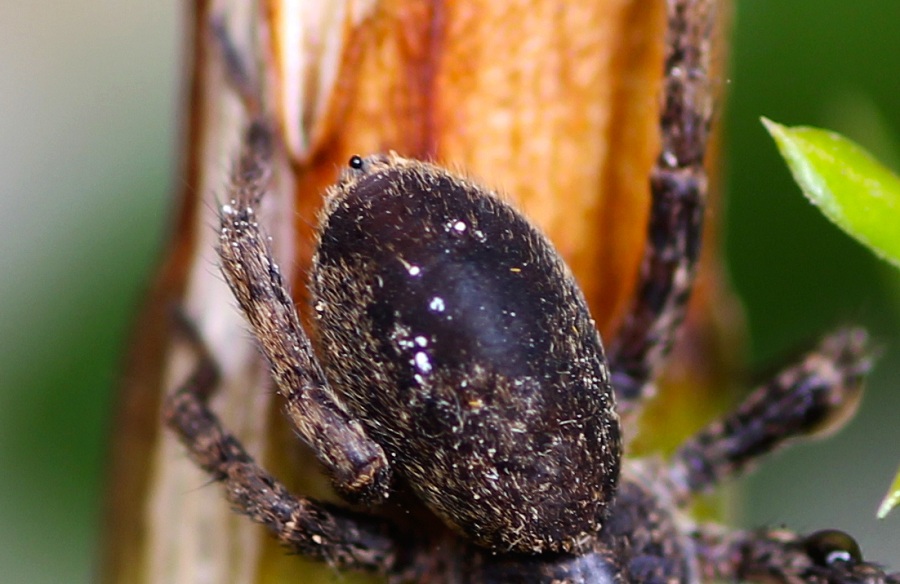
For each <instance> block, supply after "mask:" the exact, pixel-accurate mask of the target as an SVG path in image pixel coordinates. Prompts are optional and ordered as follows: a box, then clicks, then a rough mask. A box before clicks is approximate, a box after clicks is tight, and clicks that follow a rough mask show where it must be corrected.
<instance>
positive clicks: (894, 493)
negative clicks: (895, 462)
mask: <svg viewBox="0 0 900 584" xmlns="http://www.w3.org/2000/svg"><path fill="white" fill-rule="evenodd" d="M897 505H900V471H897V476H895V477H894V484H892V485H891V488H890V489H888V492H887V495H885V496H884V500H883V501H881V505H879V506H878V518H879V519H884V518H885V517H886V516H887V514H888V513H890V512H891V509H893V508H894V507H896V506H897Z"/></svg>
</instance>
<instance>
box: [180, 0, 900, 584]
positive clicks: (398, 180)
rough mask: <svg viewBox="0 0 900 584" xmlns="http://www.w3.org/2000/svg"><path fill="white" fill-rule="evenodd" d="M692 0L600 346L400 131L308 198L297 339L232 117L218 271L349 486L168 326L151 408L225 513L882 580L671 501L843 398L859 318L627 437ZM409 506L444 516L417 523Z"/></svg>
mask: <svg viewBox="0 0 900 584" xmlns="http://www.w3.org/2000/svg"><path fill="white" fill-rule="evenodd" d="M691 5H692V3H690V2H686V1H683V0H671V1H670V2H669V31H670V32H669V38H668V51H667V57H666V79H667V81H666V86H665V89H664V91H665V94H664V98H663V108H662V113H661V130H662V137H663V139H662V152H661V154H660V156H659V158H658V162H657V165H656V168H655V170H654V172H653V175H652V177H651V192H652V198H653V201H652V210H651V218H650V225H649V230H648V238H647V244H646V249H645V254H644V260H643V264H642V268H641V274H640V281H639V285H638V288H637V290H638V295H637V298H636V301H635V303H634V306H633V307H632V309H631V312H630V316H629V318H628V319H627V320H626V321H625V324H624V325H623V329H622V330H621V331H620V333H619V334H618V335H617V336H616V338H615V339H614V340H613V343H612V345H611V346H610V351H609V356H608V357H607V354H606V352H605V351H604V349H603V346H602V343H601V340H600V337H599V334H598V333H597V331H596V328H595V326H594V322H593V320H592V319H591V317H590V314H589V312H588V309H587V305H586V303H585V300H584V298H583V296H582V294H581V292H580V290H579V288H578V286H577V284H576V283H575V281H574V279H573V277H572V276H571V274H570V272H569V270H568V268H567V267H566V266H565V264H564V262H563V261H562V259H561V258H560V256H559V254H558V253H557V252H556V251H555V250H554V248H553V246H552V244H551V243H550V242H549V241H548V240H547V239H546V238H545V237H544V236H543V235H542V234H541V233H539V232H538V231H537V230H536V229H535V228H534V227H532V226H531V224H530V223H529V222H528V221H527V220H526V219H525V218H524V217H523V216H522V215H521V214H520V213H519V212H517V211H516V210H515V209H514V208H513V207H512V206H511V205H509V204H508V203H506V202H505V201H504V200H503V198H502V196H500V195H498V194H496V193H494V192H493V191H490V190H489V189H487V188H485V187H483V186H481V185H479V184H477V183H475V182H474V181H472V180H469V179H467V178H465V177H463V176H458V175H456V174H454V173H451V172H449V171H447V170H445V169H443V168H441V167H439V166H436V165H433V164H429V163H425V162H420V161H416V160H411V159H406V158H403V157H401V156H399V155H397V154H395V153H389V154H384V155H374V156H367V157H360V156H354V157H353V158H351V159H350V161H349V163H348V165H347V167H346V168H345V169H344V171H343V172H342V173H341V177H340V179H339V181H338V182H337V183H336V184H335V185H334V186H333V187H332V188H331V189H330V190H329V191H328V193H327V194H326V197H325V208H324V211H323V212H322V217H321V225H320V227H319V231H318V243H317V249H316V255H315V259H314V265H313V268H312V270H311V274H310V295H311V298H312V305H313V313H314V321H315V324H316V327H315V329H316V336H315V337H313V340H314V341H315V342H313V340H311V337H310V335H308V334H307V333H306V332H305V331H304V329H303V327H302V326H301V323H300V319H299V317H298V314H297V312H296V309H295V307H294V304H293V301H292V298H291V295H290V294H289V292H288V290H287V288H286V286H285V284H284V282H283V281H282V277H281V273H280V271H279V268H278V266H277V264H276V263H275V261H274V259H273V257H272V253H271V251H270V249H269V243H268V241H269V240H268V238H267V237H266V235H265V234H264V230H263V228H262V226H260V224H259V222H258V221H257V219H256V215H257V209H258V205H259V203H260V201H261V199H262V197H263V196H264V193H265V191H266V188H267V180H268V177H269V169H270V164H271V159H272V157H273V156H274V153H275V152H276V151H277V148H278V143H277V139H276V138H275V134H274V132H273V131H272V130H271V127H270V125H269V124H268V123H267V122H266V121H265V120H264V119H259V120H257V121H255V122H253V123H251V124H250V126H249V128H248V129H247V131H246V135H245V138H244V144H243V149H242V152H241V154H240V156H239V158H238V160H237V162H236V165H235V170H234V173H233V177H232V182H233V186H232V189H231V191H230V196H229V199H228V202H227V203H225V204H223V205H222V206H221V209H220V227H219V237H220V246H219V257H220V260H221V267H222V273H223V275H224V277H225V279H226V281H227V282H228V284H229V286H230V287H231V290H232V292H233V294H234V297H235V298H236V300H237V301H238V304H239V306H240V308H241V310H242V311H243V313H244V315H245V317H246V319H247V321H248V323H249V324H250V326H251V329H252V331H253V334H254V336H255V337H256V339H257V340H258V343H259V346H260V348H261V350H262V352H263V354H264V355H265V357H266V358H267V360H268V363H269V367H270V371H271V375H272V377H273V379H274V381H275V383H276V385H277V387H278V390H279V393H280V394H281V395H282V396H283V397H284V399H285V403H286V410H287V415H288V417H289V418H290V420H291V422H292V423H293V425H294V427H295V429H296V431H297V433H298V434H299V435H300V437H301V438H302V439H303V440H304V441H305V442H306V443H308V444H309V445H310V446H311V447H312V449H313V451H314V452H315V453H316V454H317V456H318V458H319V461H320V462H321V463H322V465H323V466H324V467H325V468H326V469H327V471H328V473H329V476H330V477H331V479H332V482H333V485H334V486H335V488H336V490H337V492H338V493H339V494H340V495H341V496H342V497H343V498H344V499H345V500H346V501H347V503H348V504H349V505H347V506H338V505H333V504H328V503H323V502H319V501H316V500H313V499H309V498H306V497H302V496H297V495H294V494H291V493H290V492H288V490H287V489H286V488H285V487H284V486H283V485H281V484H280V483H279V482H278V480H277V479H275V478H274V477H273V476H271V475H270V474H268V473H267V472H266V471H265V470H264V469H262V468H261V467H260V466H259V465H257V464H256V463H255V461H254V460H253V458H252V457H251V456H250V455H249V454H248V453H247V452H246V451H245V449H244V448H243V446H242V445H241V444H240V442H239V441H238V440H237V439H236V438H235V437H234V436H233V435H232V434H230V433H229V432H228V431H227V430H226V429H225V428H224V427H223V426H222V425H221V424H220V422H219V421H218V419H217V417H216V415H215V414H214V413H213V412H212V411H211V410H210V408H209V407H208V405H207V401H208V398H209V397H210V395H211V394H212V393H213V392H214V391H215V388H216V385H217V382H218V369H217V366H216V363H215V362H214V360H213V359H212V357H211V356H210V354H209V353H208V352H207V350H206V349H205V346H204V343H203V340H202V339H201V338H200V336H199V334H197V333H196V332H195V331H194V330H193V329H192V327H191V326H190V323H189V322H185V323H183V324H184V326H183V327H182V328H183V329H184V331H185V334H186V335H187V336H188V337H189V339H190V340H191V341H192V345H193V346H194V347H195V349H196V351H197V352H198V355H199V356H200V359H199V363H200V366H199V367H198V369H197V370H196V371H195V373H194V374H193V375H192V377H191V378H190V379H189V380H188V381H187V382H186V383H185V384H184V385H183V386H182V387H181V388H180V389H179V390H178V391H177V392H175V393H174V394H173V395H171V396H170V397H169V398H168V400H167V403H166V406H165V418H166V422H167V424H168V425H169V426H170V427H171V428H172V429H173V430H174V431H175V432H176V433H177V435H178V437H179V438H180V440H181V441H182V442H183V443H184V445H185V446H186V447H187V449H188V451H189V453H190V455H191V457H192V458H193V459H194V460H195V462H196V463H197V464H198V465H199V466H200V467H202V468H203V469H204V470H205V471H206V472H207V473H209V474H210V476H211V477H212V478H214V479H215V480H216V481H219V482H221V483H222V485H223V486H224V489H225V494H226V496H227V498H228V500H229V501H230V502H231V504H232V505H233V506H234V507H235V509H236V510H238V511H239V512H241V513H243V514H246V515H247V516H249V517H250V518H251V519H252V520H254V521H256V522H258V523H261V524H263V525H264V526H266V527H267V528H268V529H269V530H270V531H271V532H272V534H273V535H274V536H275V537H277V538H278V539H279V540H280V541H281V542H282V543H283V544H284V546H285V547H286V548H287V549H288V550H290V551H291V552H294V553H298V554H302V555H305V556H309V557H312V558H317V559H320V560H322V561H325V562H328V563H329V564H331V565H333V566H335V567H337V568H341V569H347V570H360V571H368V572H375V573H379V574H382V575H384V576H385V577H386V578H387V579H388V580H389V581H391V582H447V583H461V584H462V583H470V584H476V583H501V582H503V583H507V582H546V583H551V582H560V583H562V582H572V583H580V582H584V583H601V582H602V583H607V582H699V581H710V580H717V579H718V580H749V581H772V580H774V581H783V582H816V583H820V582H821V583H825V582H836V583H837V582H867V583H873V584H874V583H898V582H900V574H886V573H885V572H884V571H883V570H882V568H880V567H879V566H877V565H875V564H873V563H869V562H866V561H865V560H863V557H862V554H861V552H860V550H859V547H858V546H857V544H856V543H855V542H854V540H853V539H852V538H851V537H850V536H849V535H847V534H844V533H842V532H838V531H834V530H825V531H820V532H816V533H813V534H811V535H798V534H794V533H791V532H788V531H785V530H772V529H763V530H758V531H729V530H726V529H724V528H722V527H719V526H715V525H710V524H703V523H697V522H695V521H693V520H691V519H690V518H689V517H688V515H687V514H686V513H685V512H684V511H685V509H686V508H687V506H688V505H689V503H690V502H691V500H692V498H693V496H694V495H696V494H698V493H702V492H706V491H708V490H710V489H712V488H713V487H715V486H716V485H717V484H719V483H720V482H722V481H723V480H724V479H726V478H728V477H730V476H733V475H735V474H738V473H739V472H740V471H741V470H743V469H744V468H745V467H747V466H748V465H750V464H752V463H753V462H755V461H756V460H757V459H758V458H759V457H761V456H762V455H764V454H766V453H767V452H769V451H771V450H773V449H775V448H777V447H779V446H781V445H782V444H783V443H785V442H787V441H789V440H790V439H793V438H798V437H801V436H804V435H808V434H813V433H818V432H821V431H823V430H831V429H833V428H834V427H835V426H836V425H838V424H839V423H840V422H842V421H843V420H844V419H846V418H847V417H848V414H849V413H850V412H851V411H852V409H853V405H854V404H855V402H856V399H857V398H858V396H859V393H860V388H861V383H862V380H863V377H864V376H865V374H866V373H867V372H868V370H869V368H870V365H871V358H870V351H869V349H868V348H867V337H866V334H865V332H864V331H862V330H859V329H853V328H848V329H842V330H839V331H836V332H834V333H832V334H831V335H828V336H826V337H825V338H824V340H822V341H821V343H820V344H819V345H818V346H817V347H815V348H814V349H812V350H811V351H810V352H809V353H807V354H806V355H804V356H803V357H802V358H800V359H799V360H797V361H796V362H795V363H794V364H792V365H790V366H788V367H787V368H785V369H784V370H783V371H781V372H780V373H779V374H778V375H776V376H775V377H774V378H773V379H772V380H771V381H770V382H768V383H766V384H764V385H762V386H761V387H759V388H758V389H756V390H755V391H753V392H752V393H751V394H750V395H749V397H748V398H747V399H746V400H745V401H744V402H743V403H742V404H740V405H739V406H738V407H737V408H736V410H735V411H734V412H732V413H731V414H729V415H727V416H726V417H724V418H723V419H721V420H719V421H717V422H714V423H712V424H710V425H709V426H707V427H706V428H704V429H702V430H700V431H699V432H698V433H697V434H696V435H695V436H693V437H692V438H690V439H689V440H687V441H686V442H685V443H683V444H682V445H681V446H680V448H679V449H678V450H677V451H676V452H675V454H674V455H672V456H671V457H670V458H668V459H667V460H662V459H657V458H646V459H637V460H634V459H623V456H622V455H623V452H622V451H623V434H624V432H625V431H627V430H628V428H629V423H630V422H631V421H632V420H633V417H634V415H635V414H636V412H638V411H639V409H640V405H641V403H642V401H643V400H644V398H646V396H647V395H648V394H649V393H650V392H651V391H652V385H653V378H654V375H655V373H656V372H657V371H658V369H659V366H660V363H661V361H662V360H663V358H664V357H665V355H666V354H667V352H668V350H669V347H670V345H671V343H672V340H673V337H674V335H675V332H676V330H677V328H678V326H679V324H680V323H681V320H682V317H683V312H684V306H685V303H686V301H687V299H688V296H689V293H690V288H691V282H692V279H693V274H694V270H695V264H696V261H697V256H698V252H699V248H700V232H701V225H702V214H703V204H704V195H705V183H706V181H705V175H704V173H703V167H702V164H703V156H704V152H705V144H706V137H707V134H708V131H709V123H710V117H711V110H712V107H711V105H710V100H709V98H708V95H706V94H708V93H709V92H708V91H707V89H706V88H705V85H706V84H707V80H706V70H705V67H706V64H705V61H704V59H703V53H704V51H701V50H700V49H699V47H700V44H701V43H702V42H703V39H705V38H707V36H708V35H707V33H708V30H707V27H708V26H709V23H710V22H711V19H710V17H709V14H707V13H706V11H705V9H700V10H699V11H698V9H697V6H701V7H705V8H708V6H707V5H706V4H705V3H703V2H700V3H694V4H693V11H692V10H689V7H690V6H691ZM698 13H699V14H698ZM314 347H315V348H314ZM422 503H424V508H423V505H422ZM424 513H430V514H434V515H436V516H437V517H439V518H440V519H441V520H442V522H443V525H445V526H446V529H437V530H436V529H434V527H433V525H430V524H429V526H428V528H427V529H426V528H424V527H423V525H425V524H426V522H425V521H421V520H420V518H421V517H422V516H423V514H424ZM428 523H430V522H428Z"/></svg>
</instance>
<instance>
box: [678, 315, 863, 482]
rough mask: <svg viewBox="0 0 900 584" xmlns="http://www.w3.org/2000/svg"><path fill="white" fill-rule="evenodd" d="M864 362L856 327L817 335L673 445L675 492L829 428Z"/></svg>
mask: <svg viewBox="0 0 900 584" xmlns="http://www.w3.org/2000/svg"><path fill="white" fill-rule="evenodd" d="M871 365H872V356H871V349H870V348H869V346H868V335H867V334H866V332H865V331H864V330H862V329H854V328H850V329H841V330H838V331H836V332H834V333H832V334H831V335H829V336H827V337H825V338H824V339H823V340H822V341H821V342H820V343H819V345H818V346H817V347H816V348H815V349H813V350H812V351H810V352H809V353H807V354H806V355H804V356H803V357H802V358H801V359H799V360H798V361H797V362H796V363H794V364H793V365H790V366H789V367H787V368H785V369H784V370H782V371H781V372H780V373H779V374H778V375H777V376H775V378H773V379H772V380H771V381H769V382H768V383H766V384H765V385H762V386H761V387H759V388H757V389H756V390H754V391H753V392H752V393H751V394H750V395H749V396H748V397H747V398H746V399H745V400H744V401H743V403H741V404H740V405H739V406H738V407H737V409H735V410H734V411H733V412H732V413H731V414H729V415H727V416H726V417H724V418H722V419H720V420H717V421H715V422H713V423H711V424H709V425H708V426H707V427H706V428H704V429H702V430H700V431H699V432H698V433H697V434H695V435H694V436H693V437H692V438H690V439H688V440H687V441H686V442H684V443H683V444H682V445H681V446H680V447H679V448H678V450H677V451H676V452H675V454H674V455H673V456H672V458H671V460H670V462H669V465H670V466H669V473H670V477H671V478H672V481H673V483H674V485H675V486H676V489H677V490H678V491H679V492H680V497H681V498H682V499H683V500H688V499H689V498H690V496H691V495H692V494H694V493H699V492H705V491H708V490H710V489H711V488H713V487H714V486H716V485H717V484H719V483H720V482H721V481H723V480H725V479H727V478H729V477H732V476H734V475H736V474H738V473H740V471H742V470H743V469H744V468H746V467H747V466H749V465H751V464H752V463H754V462H756V461H757V460H758V459H759V458H760V457H762V456H764V455H765V454H768V453H769V452H771V451H773V450H775V449H777V448H779V447H781V446H784V445H785V444H786V443H788V442H790V441H791V440H792V439H796V438H801V437H804V436H813V435H817V434H818V435H820V434H822V433H825V432H833V431H836V430H837V429H838V428H840V427H841V426H842V425H843V423H844V422H846V421H848V420H849V418H850V417H851V416H852V414H853V413H854V412H855V409H856V404H857V403H858V401H859V397H860V394H861V393H862V382H863V378H864V377H865V375H866V374H867V373H868V371H869V369H870V368H871Z"/></svg>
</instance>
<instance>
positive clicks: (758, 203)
mask: <svg viewBox="0 0 900 584" xmlns="http://www.w3.org/2000/svg"><path fill="white" fill-rule="evenodd" d="M179 17H180V14H179V13H178V5H177V4H176V3H174V2H166V3H142V2H137V1H135V0H126V1H120V2H112V1H110V0H107V1H105V2H100V1H96V0H95V1H93V2H80V3H75V2H62V3H52V4H49V3H48V4H46V5H45V4H41V3H14V2H11V1H6V2H3V3H2V5H0V149H2V150H0V152H2V155H0V173H2V174H0V176H2V181H0V216H2V217H6V220H5V222H4V224H3V227H2V229H0V266H2V278H0V314H2V317H0V327H2V330H0V477H2V478H0V566H2V567H3V569H2V580H3V581H4V582H16V583H18V582H23V583H42V582H76V583H77V582H90V581H91V562H92V557H93V554H94V549H95V534H96V529H97V524H98V516H97V510H98V506H99V503H100V498H101V491H100V484H101V483H100V481H101V476H102V470H103V458H104V452H105V441H106V438H107V435H106V432H107V428H108V420H109V414H110V408H111V395H112V394H111V392H112V388H113V385H114V382H115V380H116V375H117V365H118V362H119V361H118V359H119V356H120V353H121V349H122V347H123V346H124V342H125V338H126V335H127V332H128V327H129V323H130V319H131V316H132V315H133V312H134V309H135V307H136V305H137V302H138V301H139V299H140V293H141V290H142V288H143V286H144V284H145V283H146V281H147V278H148V276H149V274H150V271H151V268H152V266H153V262H154V259H155V258H156V254H157V249H158V248H159V246H160V242H161V241H162V238H163V234H164V229H165V227H164V226H165V219H166V217H167V213H168V211H169V209H170V205H171V203H170V201H169V192H170V190H171V184H172V178H171V177H172V167H173V154H172V153H173V152H174V146H175V134H174V132H175V120H176V107H175V106H176V103H177V93H178V79H179V75H178V67H179V65H180V59H179V53H178V49H179V26H180V22H179ZM898 22H900V2H897V1H896V0H855V1H854V2H846V1H845V0H815V1H813V0H807V1H801V0H794V1H791V2H784V1H775V0H771V1H769V0H740V1H738V2H737V19H736V23H735V24H736V28H735V45H734V48H733V52H732V62H733V67H732V72H731V74H730V76H729V77H728V86H727V87H728V91H729V92H730V102H729V106H728V110H727V112H725V116H726V122H727V138H728V142H727V147H726V156H727V159H728V166H729V169H728V173H727V186H728V188H729V191H730V195H729V202H728V206H727V209H726V214H727V216H726V220H727V230H728V231H727V247H728V258H729V269H730V272H731V276H732V278H733V281H734V284H735V287H736V289H737V290H738V292H739V294H740V295H741V298H742V299H743V301H744V303H745V305H746V310H747V316H748V322H749V328H750V332H751V333H752V343H751V347H750V350H751V351H750V353H751V354H750V355H748V359H749V360H750V362H751V363H752V364H754V365H756V366H761V365H763V364H765V363H769V362H771V360H772V359H774V358H776V356H777V355H779V354H780V353H782V352H784V351H785V350H788V349H792V348H795V347H796V346H797V345H798V343H802V342H803V341H804V340H808V339H811V338H814V337H815V336H816V335H817V334H818V333H819V332H821V331H823V330H825V329H827V328H829V327H830V326H831V325H833V324H835V323H840V322H847V321H853V322H862V323H864V324H866V325H867V326H869V327H870V328H871V329H872V330H873V331H874V332H875V333H876V335H877V336H878V338H879V339H880V341H881V342H882V344H883V346H884V348H885V356H884V358H883V359H882V360H881V362H880V363H879V366H878V368H877V370H876V373H875V375H874V378H873V380H872V383H871V384H870V386H869V392H868V394H867V396H866V399H865V401H864V402H863V405H862V408H861V410H860V414H859V416H858V417H857V419H856V420H855V421H854V422H853V423H852V425H851V426H850V427H849V428H847V430H846V431H844V432H843V433H841V434H840V435H839V436H838V437H835V438H833V439H830V440H828V441H825V442H821V443H817V444H815V445H811V446H802V447H797V448H794V449H792V450H790V451H789V452H786V453H784V454H783V455H779V456H777V457H776V458H775V459H774V460H772V461H769V462H768V463H767V464H766V465H765V467H764V468H763V469H761V470H760V471H759V472H758V473H757V474H755V475H754V476H753V478H751V479H750V480H749V481H748V484H749V488H748V493H747V497H746V503H747V505H746V506H747V513H746V515H745V516H744V518H743V520H742V521H743V523H745V524H747V525H760V524H765V525H779V524H782V523H786V524H787V525H789V526H790V527H792V528H795V529H798V530H803V531H807V530H814V529H818V528H821V527H839V528H842V529H846V530H848V531H850V532H852V533H853V534H855V535H856V536H857V537H858V539H859V540H860V541H861V543H862V544H863V549H864V550H865V551H866V552H867V555H869V556H871V557H872V558H876V559H879V560H881V561H885V562H891V563H892V564H893V567H894V569H900V513H897V516H890V517H888V519H887V520H886V521H883V522H876V520H875V519H874V512H875V508H876V506H877V504H878V502H879V500H880V498H881V496H882V495H883V492H884V490H885V489H886V488H887V486H888V484H889V482H890V479H891V477H892V476H893V472H894V471H895V470H896V466H897V464H898V463H900V448H898V444H900V423H898V421H900V392H898V391H897V389H896V386H897V382H896V381H895V380H900V278H898V277H897V275H896V274H894V273H892V272H891V269H890V268H889V267H888V266H887V265H886V264H883V263H879V262H878V261H877V260H875V259H874V258H872V257H871V256H870V255H869V254H868V253H867V252H866V251H865V250H864V249H863V248H862V247H860V246H859V245H857V244H856V243H854V242H853V241H851V240H850V239H849V238H847V237H846V236H845V235H844V234H843V233H841V232H839V231H838V230H837V229H836V228H834V227H833V226H832V225H830V224H828V223H827V222H826V221H825V220H824V219H823V218H821V217H820V216H819V214H818V212H817V211H816V210H814V209H813V208H812V207H810V206H809V205H808V204H807V203H806V201H805V199H803V197H801V196H800V194H799V191H798V189H797V187H796V186H794V185H793V183H792V182H791V180H790V177H789V174H788V172H787V170H786V169H785V168H784V165H783V164H782V163H781V162H780V160H779V158H778V155H777V153H776V150H775V147H774V146H773V144H772V143H771V141H770V139H769V138H768V137H767V135H766V134H765V132H764V131H763V129H762V127H761V125H760V124H759V122H758V117H759V116H760V115H766V116H769V117H771V118H772V119H774V120H776V121H779V122H782V123H787V124H811V125H822V126H827V127H831V128H834V129H837V130H839V131H842V132H844V133H846V134H847V135H848V136H850V137H852V138H854V139H855V140H857V141H859V142H861V143H862V144H864V145H865V146H867V147H868V148H870V149H872V150H873V151H874V152H876V153H877V154H878V155H879V156H880V157H881V158H882V159H883V160H885V161H886V162H888V163H889V164H891V165H892V166H893V167H894V168H900V164H898V162H897V161H898V159H900V149H898V146H897V144H898V142H897V137H898V136H900V107H898V106H900V92H898V89H900V82H898V78H900V75H898V72H900V36H898V35H897V34H896V24H897V23H898ZM898 229H900V226H898Z"/></svg>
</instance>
